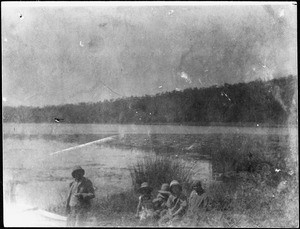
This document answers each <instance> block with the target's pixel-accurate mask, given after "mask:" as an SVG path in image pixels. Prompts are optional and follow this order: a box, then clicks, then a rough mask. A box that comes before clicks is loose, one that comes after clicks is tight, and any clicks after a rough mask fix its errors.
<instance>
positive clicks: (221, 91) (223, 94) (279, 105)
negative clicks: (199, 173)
mask: <svg viewBox="0 0 300 229" xmlns="http://www.w3.org/2000/svg"><path fill="white" fill-rule="evenodd" d="M296 85H297V78H296V76H291V75H290V76H288V77H282V78H277V79H273V80H270V81H261V80H257V81H252V82H249V83H238V84H234V85H230V84H225V85H223V86H212V87H209V88H189V89H185V90H184V91H171V92H165V93H161V94H156V95H154V96H149V95H146V96H142V97H133V96H132V97H127V98H120V99H116V100H110V101H107V100H105V101H103V102H97V103H79V104H66V105H59V106H45V107H42V108H40V107H25V106H20V107H8V106H4V107H3V112H2V118H3V122H21V123H41V122H54V121H55V118H57V119H58V120H60V121H61V122H65V123H122V124H125V123H135V124H155V123H178V124H180V123H185V124H188V123H195V124H197V123H198V124H199V125H205V124H209V123H264V124H270V125H278V124H286V123H287V121H288V117H289V115H290V114H291V112H292V109H291V107H292V103H293V97H294V93H295V89H296V87H297V86H296ZM294 103H295V101H294ZM56 121H57V120H56Z"/></svg>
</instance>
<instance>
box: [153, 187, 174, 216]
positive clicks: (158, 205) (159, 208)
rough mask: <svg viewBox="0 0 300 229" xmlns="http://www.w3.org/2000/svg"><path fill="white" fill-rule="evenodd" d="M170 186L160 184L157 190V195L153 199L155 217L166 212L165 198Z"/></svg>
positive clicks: (167, 195) (168, 194) (166, 198)
mask: <svg viewBox="0 0 300 229" xmlns="http://www.w3.org/2000/svg"><path fill="white" fill-rule="evenodd" d="M170 194H171V193H170V186H169V184H167V183H165V184H162V186H161V189H160V190H159V191H158V194H157V197H156V198H155V199H154V200H153V204H154V210H155V211H154V217H155V218H156V219H159V218H161V217H162V216H163V215H164V214H166V213H167V210H168V208H167V205H166V204H167V200H168V198H169V196H170Z"/></svg>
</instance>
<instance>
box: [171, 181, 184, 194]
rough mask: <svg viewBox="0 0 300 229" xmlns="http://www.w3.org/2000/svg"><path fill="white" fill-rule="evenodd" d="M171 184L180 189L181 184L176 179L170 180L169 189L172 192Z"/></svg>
mask: <svg viewBox="0 0 300 229" xmlns="http://www.w3.org/2000/svg"><path fill="white" fill-rule="evenodd" d="M173 186H178V187H180V189H181V190H182V187H181V185H180V184H179V182H178V181H177V180H173V181H172V182H171V184H170V190H171V192H172V187H173Z"/></svg>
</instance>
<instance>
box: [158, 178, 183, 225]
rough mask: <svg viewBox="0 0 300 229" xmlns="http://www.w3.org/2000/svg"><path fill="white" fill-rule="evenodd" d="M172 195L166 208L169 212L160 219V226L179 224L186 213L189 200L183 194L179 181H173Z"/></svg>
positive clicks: (171, 185)
mask: <svg viewBox="0 0 300 229" xmlns="http://www.w3.org/2000/svg"><path fill="white" fill-rule="evenodd" d="M170 191H171V195H170V196H169V198H168V201H167V203H166V206H167V207H168V212H167V213H166V214H165V215H164V216H163V217H162V218H161V219H160V221H159V224H160V225H162V224H165V223H168V224H173V223H177V222H179V221H180V220H181V219H182V217H183V215H184V214H185V212H186V208H187V198H186V196H185V195H184V194H183V193H182V187H181V185H180V184H179V182H178V181H176V180H173V181H172V182H171V184H170Z"/></svg>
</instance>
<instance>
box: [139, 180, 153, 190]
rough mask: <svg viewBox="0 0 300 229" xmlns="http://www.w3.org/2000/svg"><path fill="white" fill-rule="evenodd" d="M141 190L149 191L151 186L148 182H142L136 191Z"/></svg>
mask: <svg viewBox="0 0 300 229" xmlns="http://www.w3.org/2000/svg"><path fill="white" fill-rule="evenodd" d="M143 190H145V191H149V192H151V191H152V190H153V188H152V187H150V186H149V184H148V182H144V183H142V184H141V187H140V188H139V189H138V192H142V191H143Z"/></svg>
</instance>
